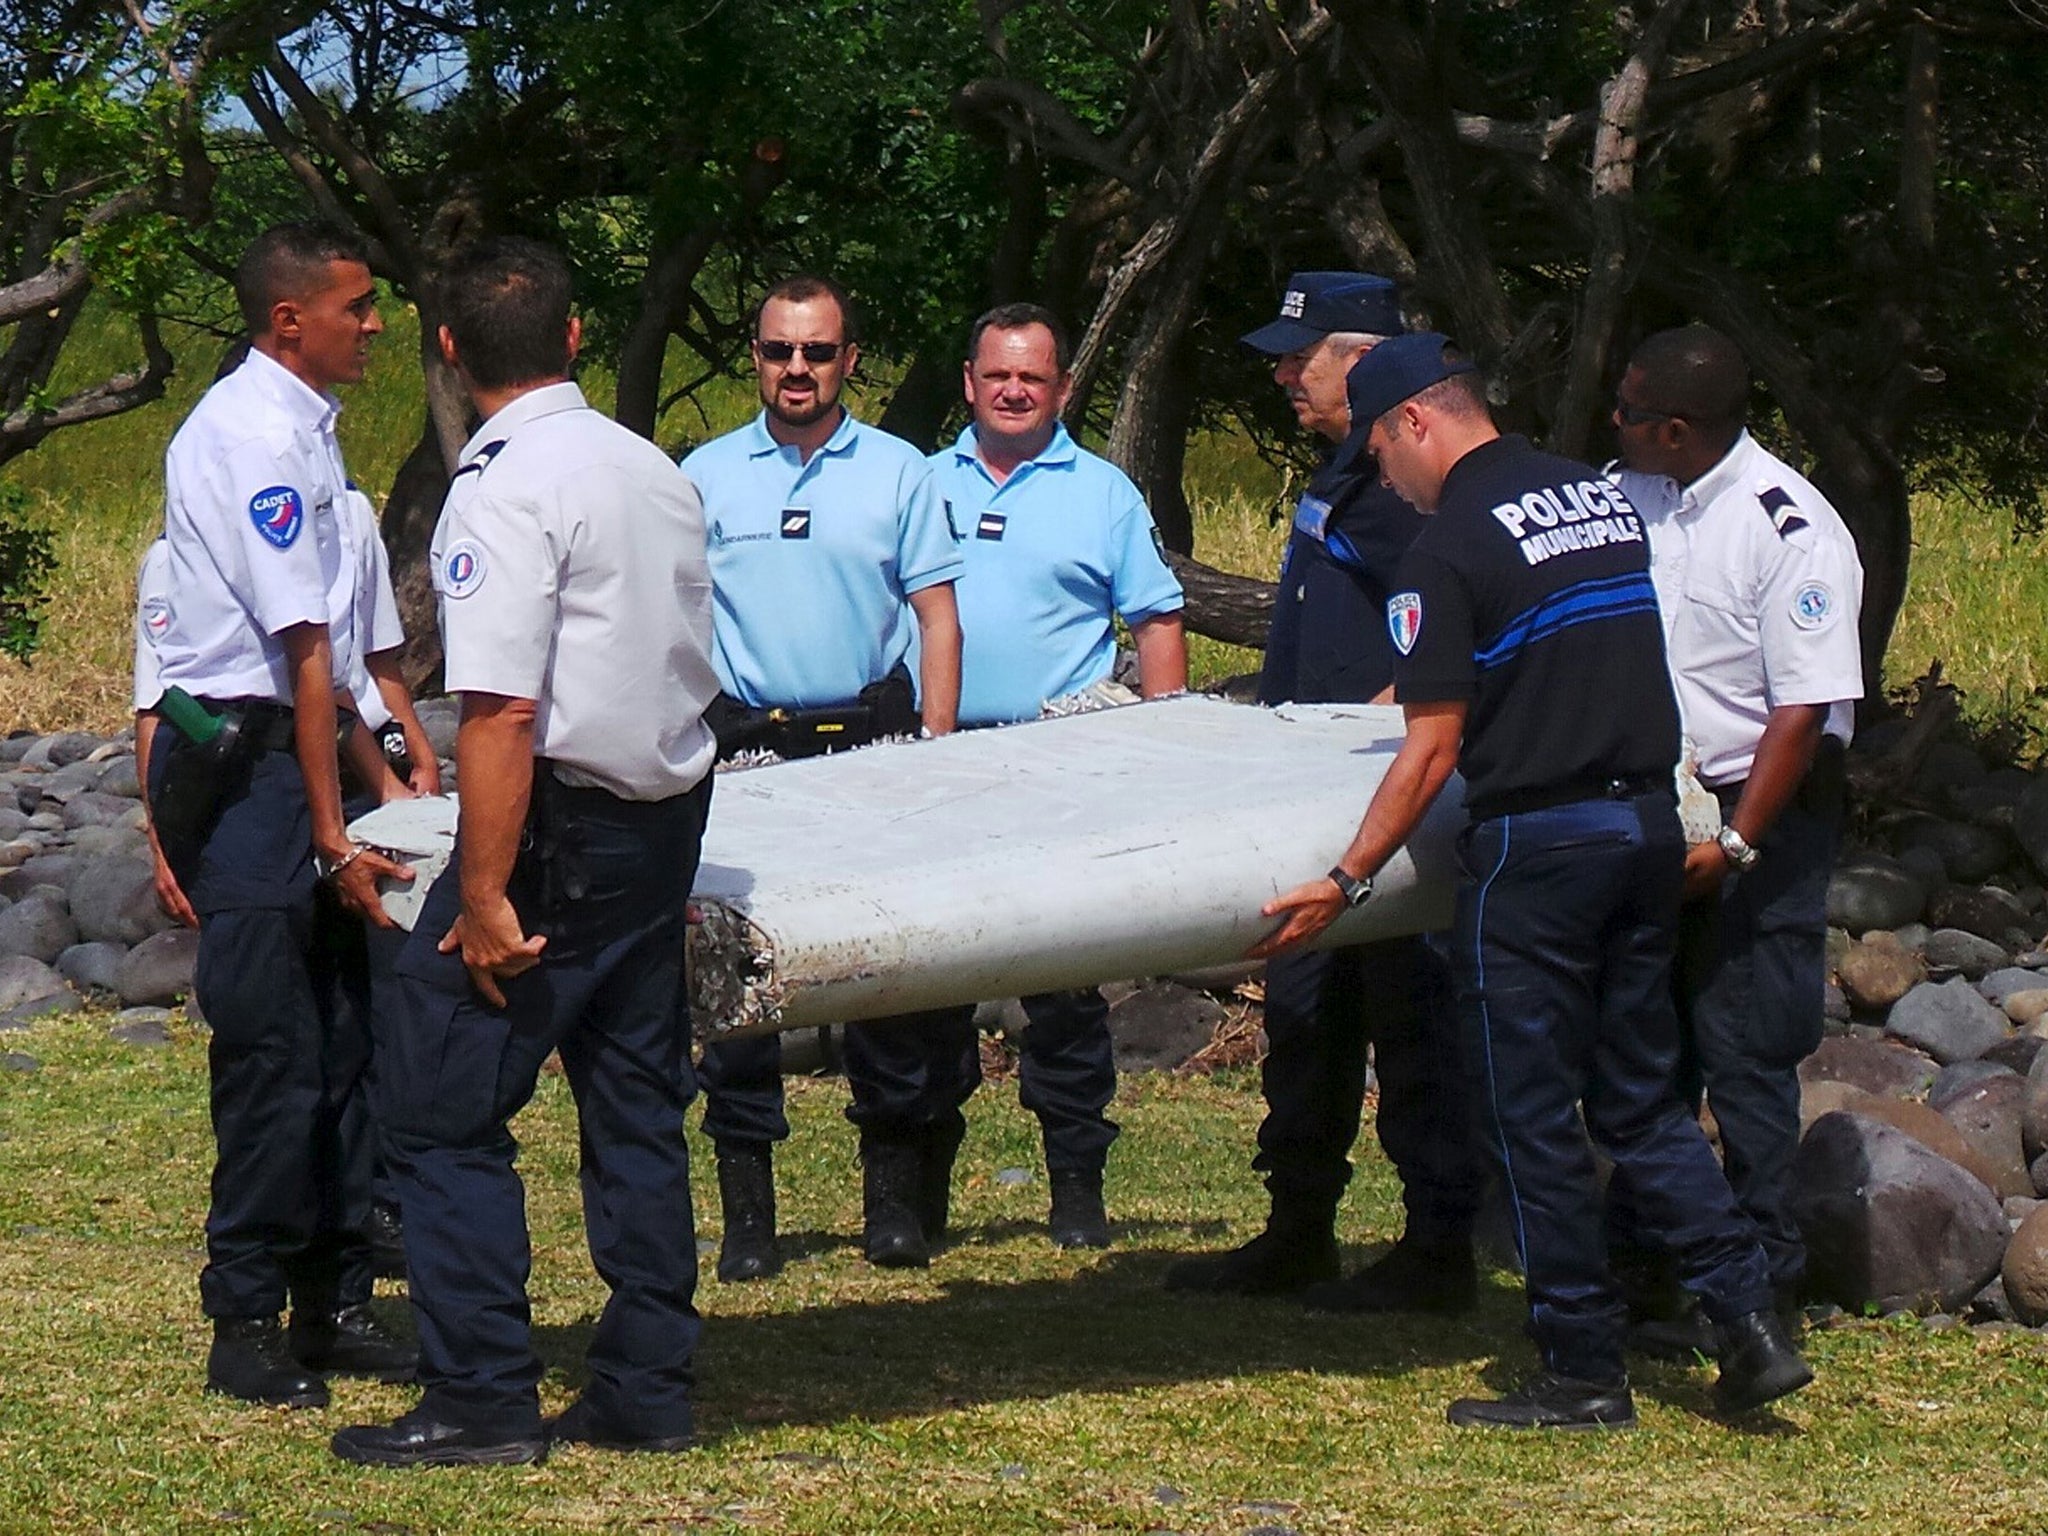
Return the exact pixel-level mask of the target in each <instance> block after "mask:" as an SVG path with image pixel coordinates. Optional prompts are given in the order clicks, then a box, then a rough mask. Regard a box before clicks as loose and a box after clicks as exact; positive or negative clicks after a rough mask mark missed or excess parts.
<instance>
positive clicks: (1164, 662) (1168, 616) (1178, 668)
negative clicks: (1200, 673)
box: [1131, 613, 1188, 699]
mask: <svg viewBox="0 0 2048 1536" xmlns="http://www.w3.org/2000/svg"><path fill="white" fill-rule="evenodd" d="M1131 643H1132V644H1133V645H1135V646H1136V647H1137V648H1138V692H1139V693H1140V694H1141V695H1143V696H1144V697H1145V698H1148V699H1157V698H1162V697H1164V696H1165V695H1167V694H1169V693H1180V692H1182V691H1183V690H1184V689H1186V687H1187V685H1188V638H1187V631H1186V629H1185V628H1184V627H1183V626H1182V623H1181V616H1180V614H1179V613H1157V614H1154V615H1153V616H1152V617H1151V618H1149V619H1140V620H1139V621H1138V622H1137V623H1136V624H1133V625H1132V626H1131Z"/></svg>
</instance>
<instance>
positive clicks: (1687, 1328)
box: [1628, 1303, 1716, 1365]
mask: <svg viewBox="0 0 2048 1536" xmlns="http://www.w3.org/2000/svg"><path fill="white" fill-rule="evenodd" d="M1628 1347H1629V1348H1630V1349H1632V1350H1634V1351H1635V1352H1636V1353H1637V1354H1639V1355H1648V1356H1649V1357H1650V1358H1651V1359H1652V1360H1670V1361H1672V1362H1674V1363H1676V1364H1678V1365H1694V1364H1697V1363H1698V1362H1699V1361H1701V1360H1711V1359H1713V1358H1714V1351H1715V1348H1716V1346H1715V1342H1714V1325H1713V1324H1712V1323H1711V1322H1709V1321H1708V1319H1707V1314H1706V1313H1704V1312H1702V1311H1701V1310H1700V1309H1699V1306H1698V1304H1697V1303H1695V1304H1693V1305H1691V1306H1688V1307H1686V1308H1685V1310H1683V1311H1682V1312H1680V1313H1679V1314H1678V1315H1677V1316H1676V1317H1646V1318H1644V1319H1643V1320H1642V1321H1641V1322H1639V1323H1636V1324H1633V1325H1632V1326H1631V1327H1630V1328H1629V1331H1628Z"/></svg>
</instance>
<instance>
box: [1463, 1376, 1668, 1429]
mask: <svg viewBox="0 0 2048 1536" xmlns="http://www.w3.org/2000/svg"><path fill="white" fill-rule="evenodd" d="M1444 1417H1446V1418H1447V1419H1449V1420H1450V1421H1451V1422H1452V1423H1453V1424H1456V1425H1459V1426H1460V1427H1462V1428H1468V1429H1634V1428H1635V1427H1636V1400H1635V1398H1634V1396H1633V1395H1631V1394H1630V1392H1629V1389H1628V1382H1627V1380H1626V1379H1624V1380H1622V1381H1618V1382H1611V1381H1582V1380H1580V1379H1579V1378H1578V1377H1576V1376H1560V1375H1558V1374H1557V1373H1556V1372H1555V1371H1544V1372H1543V1373H1542V1374H1541V1375H1538V1376H1533V1377H1531V1378H1530V1379H1529V1380H1528V1381H1525V1382H1524V1383H1522V1385H1521V1386H1519V1387H1516V1388H1515V1389H1514V1390H1513V1391H1512V1392H1509V1393H1507V1394H1506V1395H1505V1396H1502V1397H1498V1398H1492V1397H1461V1398H1459V1399H1458V1400H1457V1401H1456V1402H1455V1403H1452V1404H1451V1406H1450V1411H1449V1412H1448V1413H1446V1414H1445V1415H1444Z"/></svg>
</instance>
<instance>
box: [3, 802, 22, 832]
mask: <svg viewBox="0 0 2048 1536" xmlns="http://www.w3.org/2000/svg"><path fill="white" fill-rule="evenodd" d="M27 826H28V813H27V812H25V811H21V810H18V809H16V808H15V807H14V806H11V805H0V838H11V837H18V836H19V835H20V834H21V832H22V830H23V829H24V828H26V827H27Z"/></svg>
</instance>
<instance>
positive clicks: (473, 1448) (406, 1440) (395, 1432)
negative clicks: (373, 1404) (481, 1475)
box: [328, 1409, 548, 1467]
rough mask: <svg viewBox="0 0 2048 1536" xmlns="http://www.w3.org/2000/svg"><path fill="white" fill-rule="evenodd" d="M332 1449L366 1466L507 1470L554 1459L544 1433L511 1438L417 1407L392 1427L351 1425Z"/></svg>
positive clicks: (335, 1440)
mask: <svg viewBox="0 0 2048 1536" xmlns="http://www.w3.org/2000/svg"><path fill="white" fill-rule="evenodd" d="M328 1449H329V1450H331V1451H333V1452H334V1454H335V1455H337V1456H339V1457H340V1458H341V1459H342V1460H343V1461H353V1462H356V1463H358V1464H359V1465H361V1466H366V1467H502V1466H517V1465H521V1464H524V1463H527V1462H534V1461H546V1460H547V1459H548V1441H547V1435H546V1433H545V1432H544V1431H542V1430H538V1429H536V1430H533V1431H531V1432H529V1433H525V1434H506V1433H502V1432H500V1431H497V1430H488V1429H465V1428H463V1427H462V1426H460V1425H456V1424H441V1423H437V1422H435V1421H434V1420H433V1419H430V1418H427V1417H425V1416H424V1415H422V1414H421V1413H420V1411H419V1410H418V1409H414V1410H413V1411H412V1412H411V1413H407V1414H401V1415H399V1417H398V1418H396V1419H394V1420H392V1421H391V1422H390V1423H389V1424H351V1425H349V1427H348V1428H347V1429H344V1430H341V1431H339V1432H337V1433H336V1435H335V1437H334V1438H333V1440H331V1441H329V1442H328Z"/></svg>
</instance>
